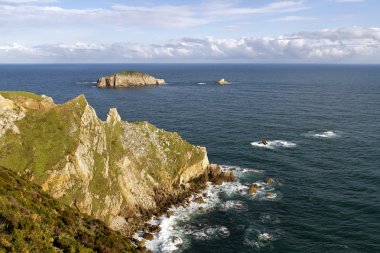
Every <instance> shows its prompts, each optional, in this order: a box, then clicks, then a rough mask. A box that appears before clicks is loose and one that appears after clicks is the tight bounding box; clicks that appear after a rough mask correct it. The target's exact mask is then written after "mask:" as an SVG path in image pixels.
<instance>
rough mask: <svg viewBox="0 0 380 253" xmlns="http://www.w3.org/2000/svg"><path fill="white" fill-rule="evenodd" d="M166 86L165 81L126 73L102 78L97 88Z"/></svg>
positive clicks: (130, 72)
mask: <svg viewBox="0 0 380 253" xmlns="http://www.w3.org/2000/svg"><path fill="white" fill-rule="evenodd" d="M161 84H165V80H164V79H157V78H155V77H153V76H151V75H148V74H145V73H140V72H133V71H126V72H120V73H116V74H113V75H111V76H105V77H101V78H99V80H98V83H97V86H98V87H100V88H105V87H130V86H149V85H161Z"/></svg>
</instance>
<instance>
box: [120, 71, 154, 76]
mask: <svg viewBox="0 0 380 253" xmlns="http://www.w3.org/2000/svg"><path fill="white" fill-rule="evenodd" d="M113 75H124V76H136V75H137V76H147V75H148V74H146V73H142V72H138V71H131V70H129V71H120V72H117V73H114V74H113Z"/></svg>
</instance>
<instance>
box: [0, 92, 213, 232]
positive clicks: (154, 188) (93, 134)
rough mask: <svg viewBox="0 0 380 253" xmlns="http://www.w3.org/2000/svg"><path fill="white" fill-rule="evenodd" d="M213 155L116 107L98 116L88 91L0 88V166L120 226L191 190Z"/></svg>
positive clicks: (128, 226) (128, 225)
mask: <svg viewBox="0 0 380 253" xmlns="http://www.w3.org/2000/svg"><path fill="white" fill-rule="evenodd" d="M208 163H209V162H208V158H207V153H206V150H205V148H202V147H197V146H193V145H191V144H189V143H188V142H186V141H185V140H183V139H182V138H181V137H180V136H179V135H178V134H177V133H172V132H166V131H164V130H161V129H158V128H156V127H155V126H153V125H151V124H149V123H147V122H136V123H130V122H126V121H122V120H121V118H120V116H119V114H118V113H117V111H116V109H111V110H110V111H109V114H108V117H107V120H106V121H101V120H100V119H99V118H98V117H97V115H96V113H95V111H94V109H93V108H92V107H91V106H90V105H89V104H88V103H87V101H86V99H85V97H84V96H83V95H81V96H79V97H76V98H74V99H72V100H70V101H68V102H66V103H64V104H55V103H54V102H53V100H52V99H51V98H49V97H46V96H44V95H42V96H39V95H36V94H33V93H27V92H0V166H3V167H6V168H9V169H11V170H13V171H15V172H16V173H18V174H19V175H22V176H23V177H25V178H27V179H28V180H30V181H31V182H34V183H36V184H38V185H40V186H41V187H42V189H43V190H44V191H45V192H47V193H49V194H50V195H51V196H53V197H54V198H56V199H58V200H59V201H61V202H62V203H64V204H67V205H68V206H70V207H74V208H77V209H78V210H79V211H81V212H83V213H86V214H89V215H91V216H93V217H95V218H98V219H101V220H103V221H105V222H106V223H107V224H108V225H109V226H110V227H112V228H114V229H116V230H127V232H128V230H132V229H133V226H134V225H136V224H138V223H139V220H140V219H141V218H143V217H147V216H148V215H149V214H152V213H158V212H161V211H162V210H163V208H165V205H167V204H168V203H172V202H173V201H174V202H175V201H176V199H180V198H181V196H182V195H186V194H187V193H188V192H189V189H191V188H192V185H194V183H193V182H194V181H196V180H197V178H200V177H202V175H204V174H205V173H206V174H207V166H208Z"/></svg>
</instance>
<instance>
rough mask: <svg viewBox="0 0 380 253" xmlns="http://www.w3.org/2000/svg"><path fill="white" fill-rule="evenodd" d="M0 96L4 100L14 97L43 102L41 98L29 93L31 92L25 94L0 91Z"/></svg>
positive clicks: (24, 92) (22, 92) (23, 92)
mask: <svg viewBox="0 0 380 253" xmlns="http://www.w3.org/2000/svg"><path fill="white" fill-rule="evenodd" d="M0 95H1V96H3V97H4V98H6V99H14V98H16V97H26V98H31V99H34V100H36V101H41V100H43V97H42V96H40V95H37V94H34V93H31V92H26V91H1V92H0Z"/></svg>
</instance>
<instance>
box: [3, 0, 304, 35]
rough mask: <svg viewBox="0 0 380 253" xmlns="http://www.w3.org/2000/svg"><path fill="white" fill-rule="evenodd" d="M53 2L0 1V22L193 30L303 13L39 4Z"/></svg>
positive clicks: (287, 8) (209, 5)
mask: <svg viewBox="0 0 380 253" xmlns="http://www.w3.org/2000/svg"><path fill="white" fill-rule="evenodd" d="M51 2H55V1H54V0H14V1H11V0H0V23H1V24H2V26H3V29H4V28H6V27H7V25H9V26H10V27H14V26H15V25H20V26H21V25H24V26H25V27H34V28H38V29H41V28H42V27H54V26H57V25H68V24H76V25H77V26H78V25H92V26H94V25H95V26H96V25H102V26H107V25H108V26H133V27H162V28H165V27H169V28H170V27H177V28H184V27H194V26H199V25H204V24H209V23H212V22H217V21H223V20H225V19H241V18H243V17H245V16H250V15H257V14H264V13H283V12H297V11H300V10H304V9H306V8H307V7H306V6H305V1H304V0H293V1H289V0H288V1H276V2H273V3H269V4H266V5H262V4H261V6H260V7H241V6H239V5H238V4H237V2H236V1H211V2H210V1H204V2H203V3H202V4H194V5H174V4H173V5H169V4H155V5H153V4H152V5H127V4H113V5H112V6H111V8H82V9H75V8H72V9H69V8H62V7H58V6H54V5H46V6H44V5H40V4H41V3H51Z"/></svg>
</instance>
